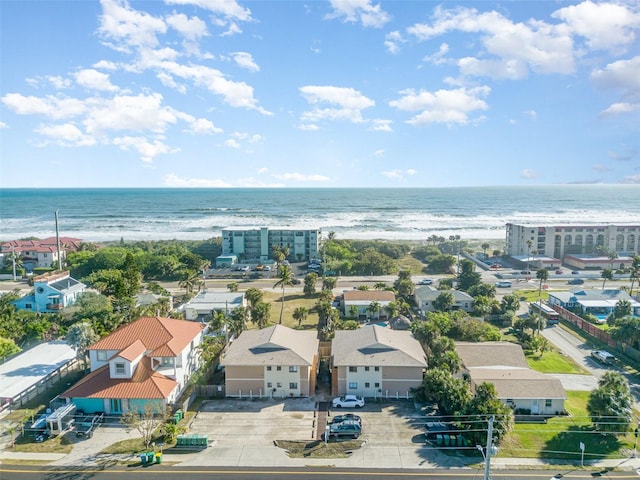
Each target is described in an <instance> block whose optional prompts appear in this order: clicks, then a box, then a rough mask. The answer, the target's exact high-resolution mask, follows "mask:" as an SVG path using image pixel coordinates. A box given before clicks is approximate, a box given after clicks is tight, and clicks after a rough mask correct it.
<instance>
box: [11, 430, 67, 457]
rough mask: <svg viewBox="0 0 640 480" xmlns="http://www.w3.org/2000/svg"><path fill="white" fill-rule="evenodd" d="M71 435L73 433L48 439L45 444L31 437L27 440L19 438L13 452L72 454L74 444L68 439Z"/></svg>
mask: <svg viewBox="0 0 640 480" xmlns="http://www.w3.org/2000/svg"><path fill="white" fill-rule="evenodd" d="M71 434H72V432H67V433H66V434H64V435H58V436H56V437H53V438H48V439H47V440H45V441H44V442H36V441H35V440H34V439H33V438H31V437H27V438H25V437H22V436H21V437H20V438H18V440H17V441H16V444H15V446H14V447H13V448H12V449H11V451H12V452H29V453H70V452H71V450H72V449H73V442H71V440H68V439H67V435H71Z"/></svg>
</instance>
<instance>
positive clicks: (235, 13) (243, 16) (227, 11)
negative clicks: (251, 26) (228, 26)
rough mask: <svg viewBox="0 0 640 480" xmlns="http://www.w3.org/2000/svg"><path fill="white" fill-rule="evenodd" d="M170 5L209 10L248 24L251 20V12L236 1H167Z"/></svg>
mask: <svg viewBox="0 0 640 480" xmlns="http://www.w3.org/2000/svg"><path fill="white" fill-rule="evenodd" d="M165 1H166V3H167V4H169V5H194V6H196V7H200V8H202V9H205V10H209V11H210V12H213V13H215V14H218V15H222V16H224V17H226V18H233V19H236V20H241V21H244V22H248V21H250V20H251V10H249V9H248V8H244V7H242V6H240V4H238V2H236V1H235V0H165Z"/></svg>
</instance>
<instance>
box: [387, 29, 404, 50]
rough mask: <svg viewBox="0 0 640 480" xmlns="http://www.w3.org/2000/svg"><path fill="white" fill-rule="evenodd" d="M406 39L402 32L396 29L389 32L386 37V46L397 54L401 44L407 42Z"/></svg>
mask: <svg viewBox="0 0 640 480" xmlns="http://www.w3.org/2000/svg"><path fill="white" fill-rule="evenodd" d="M405 42H406V40H405V39H404V38H403V37H402V34H401V33H400V32H399V31H398V30H395V31H393V32H389V33H387V34H386V35H385V37H384V46H385V48H386V49H387V51H388V52H389V53H392V54H394V55H395V54H397V53H399V52H400V44H402V43H405Z"/></svg>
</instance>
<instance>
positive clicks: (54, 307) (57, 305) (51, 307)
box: [47, 303, 63, 310]
mask: <svg viewBox="0 0 640 480" xmlns="http://www.w3.org/2000/svg"><path fill="white" fill-rule="evenodd" d="M62 309H63V305H62V304H61V303H47V310H62Z"/></svg>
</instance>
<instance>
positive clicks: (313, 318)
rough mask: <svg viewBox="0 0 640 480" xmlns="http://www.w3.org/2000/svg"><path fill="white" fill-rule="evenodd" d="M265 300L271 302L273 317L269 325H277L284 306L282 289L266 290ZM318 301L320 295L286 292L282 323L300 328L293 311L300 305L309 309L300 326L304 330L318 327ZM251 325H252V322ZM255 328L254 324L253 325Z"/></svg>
mask: <svg viewBox="0 0 640 480" xmlns="http://www.w3.org/2000/svg"><path fill="white" fill-rule="evenodd" d="M264 301H265V302H266V303H269V304H271V317H270V318H269V325H275V324H277V323H278V321H279V320H280V309H281V306H282V291H280V292H278V291H273V292H271V291H264ZM317 302H318V296H317V295H314V296H313V297H305V296H304V295H303V294H302V293H290V292H285V294H284V311H283V313H282V324H283V325H285V326H287V327H290V328H298V322H297V320H294V318H293V311H294V310H295V309H296V308H298V307H305V308H306V309H307V310H308V311H309V315H308V316H307V319H306V320H305V321H303V322H302V325H301V326H300V328H301V329H303V330H312V329H316V328H317V325H318V314H317V313H316V312H315V311H314V307H315V305H316V303H317ZM250 325H252V324H251V323H250ZM251 328H253V326H251Z"/></svg>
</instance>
